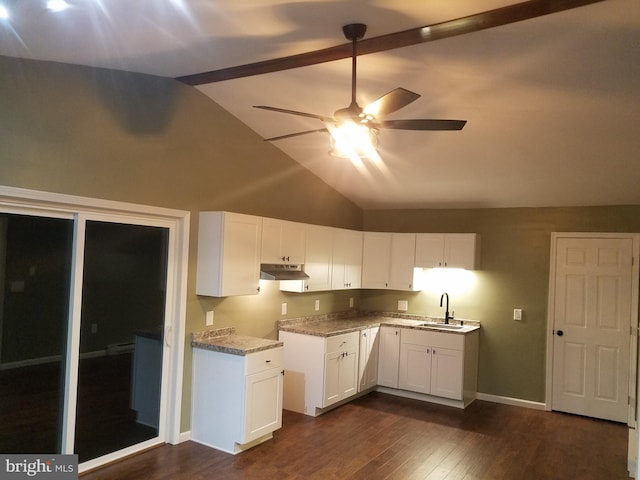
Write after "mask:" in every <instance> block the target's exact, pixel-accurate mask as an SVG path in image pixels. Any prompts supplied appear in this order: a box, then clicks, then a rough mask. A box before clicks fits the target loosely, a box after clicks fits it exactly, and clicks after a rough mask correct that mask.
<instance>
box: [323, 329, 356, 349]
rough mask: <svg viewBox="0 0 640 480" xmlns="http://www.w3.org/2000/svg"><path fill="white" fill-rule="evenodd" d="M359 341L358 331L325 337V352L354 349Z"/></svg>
mask: <svg viewBox="0 0 640 480" xmlns="http://www.w3.org/2000/svg"><path fill="white" fill-rule="evenodd" d="M359 343H360V332H351V333H344V334H342V335H335V336H333V337H328V338H327V348H326V352H327V353H331V352H335V351H337V350H344V351H354V350H357V349H358V344H359Z"/></svg>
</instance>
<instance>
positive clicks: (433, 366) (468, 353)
mask: <svg viewBox="0 0 640 480" xmlns="http://www.w3.org/2000/svg"><path fill="white" fill-rule="evenodd" d="M400 338H401V340H400V365H399V372H398V373H399V375H398V388H400V389H402V390H407V391H410V392H416V393H423V394H427V395H433V396H435V397H442V398H448V399H451V400H457V401H460V402H462V404H463V405H468V404H469V403H471V402H472V401H473V400H474V399H475V397H476V387H477V370H478V363H477V358H478V331H475V332H470V333H468V334H466V335H456V334H450V333H441V332H433V331H427V330H415V329H402V332H401V335H400Z"/></svg>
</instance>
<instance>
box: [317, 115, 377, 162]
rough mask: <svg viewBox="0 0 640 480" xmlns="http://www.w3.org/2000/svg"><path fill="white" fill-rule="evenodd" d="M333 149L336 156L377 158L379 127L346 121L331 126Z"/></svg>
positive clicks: (331, 152)
mask: <svg viewBox="0 0 640 480" xmlns="http://www.w3.org/2000/svg"><path fill="white" fill-rule="evenodd" d="M328 129H329V133H330V134H331V135H330V139H331V150H330V151H329V154H330V155H332V156H334V157H341V158H350V159H352V160H354V159H362V158H370V159H373V160H375V159H377V158H379V155H378V133H379V131H378V129H376V128H370V127H368V126H367V125H363V124H360V123H355V122H353V121H346V122H343V123H342V124H340V125H334V126H329V127H328Z"/></svg>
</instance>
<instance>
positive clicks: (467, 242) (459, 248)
mask: <svg viewBox="0 0 640 480" xmlns="http://www.w3.org/2000/svg"><path fill="white" fill-rule="evenodd" d="M477 243H478V235H477V234H475V233H448V234H447V235H446V240H445V249H444V262H445V264H444V266H445V267H448V268H466V269H467V270H474V269H476V267H477V265H476V259H477V256H476V254H477V252H476V250H477Z"/></svg>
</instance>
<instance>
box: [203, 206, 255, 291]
mask: <svg viewBox="0 0 640 480" xmlns="http://www.w3.org/2000/svg"><path fill="white" fill-rule="evenodd" d="M199 219H200V220H199V221H200V225H199V228H198V270H197V278H196V293H197V294H198V295H208V296H213V297H227V296H232V295H252V294H257V293H258V292H259V290H260V244H261V236H262V218H260V217H255V216H253V215H243V214H240V213H231V212H201V213H200V215H199Z"/></svg>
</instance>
